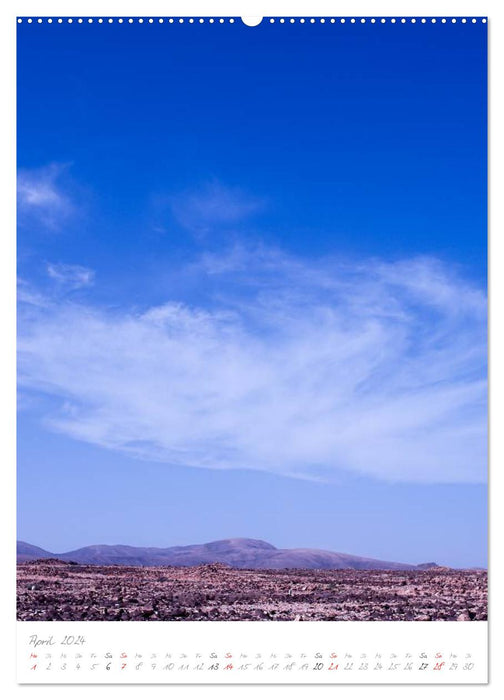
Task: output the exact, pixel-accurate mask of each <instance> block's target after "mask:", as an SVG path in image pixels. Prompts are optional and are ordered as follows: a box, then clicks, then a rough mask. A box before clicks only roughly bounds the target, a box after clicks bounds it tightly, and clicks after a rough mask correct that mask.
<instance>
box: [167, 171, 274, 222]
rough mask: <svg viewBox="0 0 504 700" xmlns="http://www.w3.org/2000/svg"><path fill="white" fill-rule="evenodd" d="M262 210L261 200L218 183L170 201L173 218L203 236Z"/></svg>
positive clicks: (207, 185) (181, 194)
mask: <svg viewBox="0 0 504 700" xmlns="http://www.w3.org/2000/svg"><path fill="white" fill-rule="evenodd" d="M261 207H262V201H261V200H259V199H258V198H256V197H251V196H250V195H248V194H246V193H245V192H244V191H243V190H241V189H240V188H237V187H228V186H225V185H223V184H222V183H220V182H218V181H213V182H210V183H207V184H206V185H204V186H202V187H201V188H200V189H198V190H195V191H190V192H185V193H180V194H178V195H177V196H174V197H172V198H170V208H171V211H172V213H173V216H174V217H175V219H176V220H177V221H178V222H179V224H181V225H182V226H183V227H184V228H186V229H188V230H189V231H191V232H192V233H194V234H196V235H206V234H208V233H210V232H212V231H213V230H214V229H215V228H216V227H225V226H232V225H233V224H237V223H239V222H241V221H243V220H244V219H247V218H248V217H249V216H251V215H252V214H254V213H255V212H257V211H258V210H260V208H261Z"/></svg>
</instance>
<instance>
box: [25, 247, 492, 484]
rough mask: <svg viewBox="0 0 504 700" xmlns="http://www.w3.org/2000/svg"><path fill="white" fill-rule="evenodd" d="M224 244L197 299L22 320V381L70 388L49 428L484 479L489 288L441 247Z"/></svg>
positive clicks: (324, 470) (232, 463)
mask: <svg viewBox="0 0 504 700" xmlns="http://www.w3.org/2000/svg"><path fill="white" fill-rule="evenodd" d="M225 258H226V256H223V257H222V260H221V266H220V267H219V266H218V265H217V264H216V260H212V259H209V258H208V256H207V257H206V258H205V259H203V258H202V259H201V260H200V263H199V264H200V266H201V271H202V284H203V285H206V284H208V296H207V300H206V302H205V303H201V305H200V306H198V307H194V306H188V305H186V304H184V303H183V302H182V301H181V300H176V299H169V300H167V301H166V303H164V304H161V305H157V306H155V307H152V308H149V309H145V310H143V311H135V310H124V311H110V310H106V309H101V308H98V307H92V306H89V305H87V306H84V305H78V304H75V303H71V302H69V301H66V302H63V303H60V304H56V305H54V304H53V305H52V306H51V307H49V308H42V307H37V308H36V309H35V312H34V310H33V309H31V311H30V313H29V314H27V316H26V317H25V318H24V317H21V319H20V338H19V369H20V382H21V385H22V387H23V388H24V389H25V390H31V391H36V392H45V393H47V394H49V395H51V396H52V397H55V398H56V399H59V401H60V411H59V412H58V413H57V414H53V415H51V416H47V417H46V420H47V422H48V424H49V425H50V426H52V428H53V429H56V430H59V431H62V432H64V433H65V434H67V435H70V436H73V437H74V438H76V439H79V440H84V441H87V442H91V443H93V444H97V445H101V446H103V447H106V448H109V449H113V450H119V451H123V452H125V453H127V454H132V455H135V456H137V457H140V458H145V459H156V460H159V461H160V462H165V463H166V464H167V465H170V464H172V465H174V464H176V465H187V466H192V467H201V468H210V469H252V470H263V471H269V472H273V473H276V474H283V475H287V476H296V477H302V478H307V479H326V480H331V479H333V478H335V477H336V475H337V474H339V473H340V471H341V470H343V471H349V472H351V473H354V474H361V475H367V476H371V477H375V478H377V479H384V480H389V481H406V482H425V483H447V482H468V483H469V482H484V481H485V479H486V369H485V358H486V336H485V332H486V298H485V294H484V292H483V291H482V290H481V289H479V288H477V287H476V286H474V285H472V284H470V283H469V282H467V281H466V280H464V279H463V278H461V277H460V276H458V275H456V274H455V273H454V272H453V271H452V270H451V269H450V268H448V267H447V266H445V265H444V264H442V263H441V262H440V261H439V260H435V259H428V258H412V259H408V260H402V261H396V262H390V261H383V260H367V261H362V262H357V263H356V262H348V261H347V262H344V261H343V262H342V261H335V260H329V259H325V260H318V261H311V262H307V261H305V260H298V259H295V258H293V257H290V256H288V255H286V254H285V253H283V252H282V251H273V250H268V249H262V250H253V251H251V250H248V251H247V250H246V249H241V250H237V249H234V250H232V251H230V253H229V256H228V260H227V261H226V259H225ZM216 276H217V278H218V292H215V287H214V286H213V283H214V282H215V279H216Z"/></svg>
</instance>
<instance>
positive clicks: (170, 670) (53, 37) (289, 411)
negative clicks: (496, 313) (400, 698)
mask: <svg viewBox="0 0 504 700" xmlns="http://www.w3.org/2000/svg"><path fill="white" fill-rule="evenodd" d="M376 9H379V8H378V7H377V8H376ZM119 10H120V7H119V6H118V7H117V11H118V14H114V15H100V14H96V13H90V14H80V15H72V16H65V15H55V14H54V15H53V14H45V13H44V14H41V15H26V14H20V15H19V16H18V17H17V18H16V19H15V23H16V33H17V39H16V41H17V162H18V167H17V231H18V233H17V258H18V285H17V289H18V293H17V301H18V312H17V314H18V315H17V327H18V339H17V362H18V411H19V412H18V423H17V426H18V427H17V439H18V453H17V491H18V509H17V602H16V616H17V641H16V644H17V661H18V669H17V674H18V682H19V683H21V684H77V683H100V684H101V683H111V684H120V683H123V684H171V683H172V684H175V683H176V684H180V683H191V684H194V683H201V684H209V683H210V684H237V683H243V684H249V683H257V684H261V683H262V684H264V683H267V684H271V683H276V684H285V683H290V684H349V683H359V684H362V683H364V684H376V683H382V684H385V683H386V684H390V683H412V684H413V683H415V684H418V683H425V684H454V683H456V684H482V683H486V682H487V671H488V669H487V633H488V621H487V614H488V613H487V609H488V605H487V283H486V274H487V268H486V261H487V223H486V222H487V209H486V201H487V28H488V23H487V18H486V17H485V16H480V15H478V14H476V15H471V16H469V15H467V16H458V15H450V16H448V15H440V16H420V15H413V16H412V15H409V14H408V15H404V16H390V15H388V14H375V15H355V16H352V15H345V16H340V15H324V16H321V15H313V16H312V15H299V14H298V13H296V12H294V13H292V14H283V15H273V14H272V15H271V16H262V17H259V16H258V17H241V16H239V15H236V16H229V15H218V14H211V13H210V14H202V15H189V14H188V15H187V16H178V15H177V16H171V15H166V14H165V15H157V14H154V15H144V14H141V13H138V14H120V13H119ZM125 11H128V10H127V9H126V10H125ZM166 11H167V10H166V9H165V12H166Z"/></svg>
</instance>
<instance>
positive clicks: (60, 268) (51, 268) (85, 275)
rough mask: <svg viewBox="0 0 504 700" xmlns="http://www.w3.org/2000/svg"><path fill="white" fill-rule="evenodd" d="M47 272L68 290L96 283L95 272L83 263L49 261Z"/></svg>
mask: <svg viewBox="0 0 504 700" xmlns="http://www.w3.org/2000/svg"><path fill="white" fill-rule="evenodd" d="M47 274H48V275H49V277H50V278H51V279H52V280H54V281H55V282H56V283H57V284H58V285H59V286H60V287H63V288H65V289H68V290H74V289H80V288H81V287H89V286H91V285H92V284H93V283H94V278H95V273H94V270H91V269H90V268H88V267H83V266H82V265H68V264H66V263H49V264H48V265H47Z"/></svg>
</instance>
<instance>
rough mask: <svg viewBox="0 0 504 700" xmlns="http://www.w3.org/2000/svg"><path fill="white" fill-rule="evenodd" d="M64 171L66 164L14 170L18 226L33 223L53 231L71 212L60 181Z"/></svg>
mask: <svg viewBox="0 0 504 700" xmlns="http://www.w3.org/2000/svg"><path fill="white" fill-rule="evenodd" d="M66 170H67V166H66V165H64V164H61V163H52V164H50V165H48V166H45V167H42V168H34V169H24V168H21V169H19V170H18V177H17V204H18V221H19V223H20V224H21V225H24V224H33V223H36V224H38V225H43V226H44V227H46V228H48V229H52V230H56V229H58V228H60V226H61V225H62V224H63V223H64V222H65V221H66V220H67V219H68V217H69V216H70V215H71V214H72V213H73V211H74V205H73V204H72V201H71V198H70V197H69V195H68V194H67V193H66V191H65V187H64V186H63V183H62V180H63V176H64V173H65V172H66Z"/></svg>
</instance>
